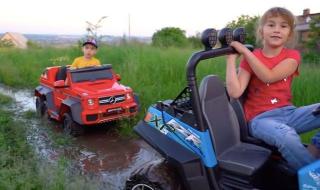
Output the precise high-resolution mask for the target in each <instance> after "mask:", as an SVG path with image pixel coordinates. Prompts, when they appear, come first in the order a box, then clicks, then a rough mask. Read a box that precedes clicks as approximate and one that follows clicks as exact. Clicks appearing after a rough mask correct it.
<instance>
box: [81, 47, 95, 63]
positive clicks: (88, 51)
mask: <svg viewBox="0 0 320 190" xmlns="http://www.w3.org/2000/svg"><path fill="white" fill-rule="evenodd" d="M82 51H83V55H84V57H85V58H87V59H91V58H92V57H93V56H95V55H96V53H97V48H96V47H94V46H93V45H91V44H86V45H84V46H83V48H82Z"/></svg>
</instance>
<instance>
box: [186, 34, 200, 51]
mask: <svg viewBox="0 0 320 190" xmlns="http://www.w3.org/2000/svg"><path fill="white" fill-rule="evenodd" d="M188 42H189V44H191V47H193V48H197V49H198V48H202V47H203V45H202V43H201V33H197V34H196V35H195V36H191V37H189V38H188Z"/></svg>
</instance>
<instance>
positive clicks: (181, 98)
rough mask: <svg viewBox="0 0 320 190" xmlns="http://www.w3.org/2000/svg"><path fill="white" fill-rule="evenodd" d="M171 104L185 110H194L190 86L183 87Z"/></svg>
mask: <svg viewBox="0 0 320 190" xmlns="http://www.w3.org/2000/svg"><path fill="white" fill-rule="evenodd" d="M171 105H172V106H175V107H176V108H179V109H182V110H184V111H188V110H192V105H191V92H190V89H189V88H188V87H186V88H185V89H183V90H182V92H181V93H180V94H179V95H178V96H177V97H176V99H175V100H173V102H172V103H171Z"/></svg>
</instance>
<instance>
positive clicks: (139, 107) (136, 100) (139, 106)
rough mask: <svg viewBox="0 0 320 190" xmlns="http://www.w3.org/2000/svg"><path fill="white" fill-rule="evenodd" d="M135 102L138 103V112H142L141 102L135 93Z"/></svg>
mask: <svg viewBox="0 0 320 190" xmlns="http://www.w3.org/2000/svg"><path fill="white" fill-rule="evenodd" d="M134 101H135V102H136V103H137V105H138V112H140V109H141V105H140V101H139V96H138V94H136V93H134Z"/></svg>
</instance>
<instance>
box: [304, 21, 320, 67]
mask: <svg viewBox="0 0 320 190" xmlns="http://www.w3.org/2000/svg"><path fill="white" fill-rule="evenodd" d="M309 26H310V33H309V37H308V40H307V41H306V42H305V46H306V48H307V51H306V53H305V55H304V56H303V58H304V60H305V61H307V62H312V63H320V55H319V52H320V16H318V17H315V18H313V19H312V20H311V21H310V24H309Z"/></svg>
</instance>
